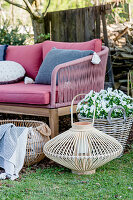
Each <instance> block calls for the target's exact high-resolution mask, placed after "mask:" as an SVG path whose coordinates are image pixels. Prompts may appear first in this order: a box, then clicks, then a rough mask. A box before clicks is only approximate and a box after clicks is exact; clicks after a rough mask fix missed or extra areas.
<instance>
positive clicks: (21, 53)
mask: <svg viewBox="0 0 133 200" xmlns="http://www.w3.org/2000/svg"><path fill="white" fill-rule="evenodd" d="M6 60H10V61H15V62H17V63H19V64H21V65H22V66H23V67H24V68H25V70H26V74H27V76H29V77H31V78H33V79H35V77H36V75H37V73H38V70H39V67H40V65H41V63H42V43H40V44H35V45H27V46H8V48H7V51H6Z"/></svg>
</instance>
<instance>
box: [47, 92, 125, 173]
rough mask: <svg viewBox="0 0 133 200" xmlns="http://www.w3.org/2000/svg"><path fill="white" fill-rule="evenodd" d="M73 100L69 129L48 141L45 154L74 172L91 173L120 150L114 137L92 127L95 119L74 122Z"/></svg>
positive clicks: (120, 146) (121, 149)
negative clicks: (91, 121)
mask: <svg viewBox="0 0 133 200" xmlns="http://www.w3.org/2000/svg"><path fill="white" fill-rule="evenodd" d="M77 96H79V95H77ZM77 96H76V97H77ZM76 97H74V99H75V98H76ZM74 99H73V101H74ZM73 101H72V105H71V125H72V128H70V129H69V130H68V131H65V132H64V133H62V134H60V135H58V136H56V137H55V138H53V139H51V140H50V141H48V142H47V143H46V144H45V145H44V153H45V154H46V156H47V157H48V158H50V159H52V160H54V161H55V162H57V163H59V164H61V165H63V166H65V167H68V168H70V169H71V170H72V172H73V173H77V174H92V173H95V169H96V168H98V167H100V166H102V165H104V164H105V163H107V162H109V161H110V160H113V159H115V158H116V157H118V156H119V155H120V154H121V153H122V151H123V147H122V145H121V144H120V143H119V142H118V141H117V140H116V139H115V138H113V137H111V136H109V135H107V134H105V133H103V132H102V131H99V130H98V129H96V128H94V127H93V123H94V119H93V123H90V122H76V123H73ZM94 116H95V114H94Z"/></svg>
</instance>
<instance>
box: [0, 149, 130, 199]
mask: <svg viewBox="0 0 133 200" xmlns="http://www.w3.org/2000/svg"><path fill="white" fill-rule="evenodd" d="M132 153H133V150H132V151H130V153H128V154H125V155H123V156H122V157H121V158H118V159H115V160H114V161H111V162H110V163H108V164H106V165H104V166H103V167H100V168H99V169H97V171H96V174H94V175H89V176H88V175H83V176H78V175H75V174H72V173H71V171H70V170H69V169H66V168H64V167H61V166H60V167H51V168H47V169H43V170H42V169H37V170H36V172H34V171H32V170H30V169H27V170H26V173H25V174H23V175H22V177H21V180H18V181H10V180H4V181H1V186H0V199H1V200H4V199H6V200H8V199H9V200H11V199H13V200H14V199H21V200H23V199H24V200H27V199H29V200H44V199H45V200H56V199H63V200H67V199H68V200H71V199H72V200H73V199H74V200H76V199H77V200H78V199H90V200H93V199H96V200H98V199H100V200H104V199H107V200H112V199H124V200H128V199H129V200H131V199H133V175H132V173H131V172H132V161H133V155H132Z"/></svg>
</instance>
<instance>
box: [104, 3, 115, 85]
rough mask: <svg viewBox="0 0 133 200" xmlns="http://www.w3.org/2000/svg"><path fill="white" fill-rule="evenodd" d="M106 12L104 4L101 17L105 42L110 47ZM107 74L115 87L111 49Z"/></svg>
mask: <svg viewBox="0 0 133 200" xmlns="http://www.w3.org/2000/svg"><path fill="white" fill-rule="evenodd" d="M105 14H106V11H105V6H103V8H102V7H101V17H102V24H103V35H104V42H105V46H107V47H109V44H108V34H107V26H106V17H105ZM107 74H108V81H109V83H111V86H112V87H113V88H114V75H113V70H112V63H111V54H110V51H109V55H108V60H107ZM109 86H110V85H109Z"/></svg>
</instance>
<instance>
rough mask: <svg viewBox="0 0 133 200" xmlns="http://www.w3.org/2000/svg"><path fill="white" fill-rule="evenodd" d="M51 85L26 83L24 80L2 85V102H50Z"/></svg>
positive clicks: (0, 91) (0, 98)
mask: <svg viewBox="0 0 133 200" xmlns="http://www.w3.org/2000/svg"><path fill="white" fill-rule="evenodd" d="M50 91H51V86H50V85H39V84H27V85H26V84H24V83H23V82H19V83H15V84H8V85H0V102H6V103H25V104H45V105H46V104H49V103H50Z"/></svg>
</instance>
